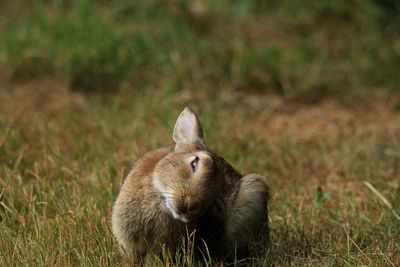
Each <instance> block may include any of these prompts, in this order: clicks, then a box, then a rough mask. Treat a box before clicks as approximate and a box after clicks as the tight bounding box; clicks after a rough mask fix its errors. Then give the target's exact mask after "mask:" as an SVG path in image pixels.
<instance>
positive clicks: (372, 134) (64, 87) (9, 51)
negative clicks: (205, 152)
mask: <svg viewBox="0 0 400 267" xmlns="http://www.w3.org/2000/svg"><path fill="white" fill-rule="evenodd" d="M136 2H137V3H136ZM203 3H205V4H204V5H203V6H200V7H196V6H192V5H191V4H190V2H188V1H155V0H152V1H146V2H145V3H140V2H139V1H133V2H132V1H122V0H114V1H99V3H97V2H96V4H95V3H94V2H91V1H87V0H81V1H65V2H64V1H31V2H30V3H29V4H26V3H23V2H22V1H21V2H20V1H12V2H10V3H5V2H0V6H1V8H0V14H1V15H0V34H1V36H2V37H1V38H0V69H1V70H2V72H1V74H0V266H21V265H22V266H24V265H27V266H77V265H83V266H99V265H100V266H116V265H119V264H122V263H124V259H123V257H122V256H121V254H120V253H119V251H118V248H117V245H116V243H115V241H114V239H113V237H112V234H111V232H110V213H111V207H112V204H113V201H114V200H115V198H116V195H117V193H118V190H119V186H120V184H121V181H122V179H123V175H124V172H125V171H126V170H127V168H128V167H129V164H130V163H131V162H132V161H133V160H135V159H136V158H137V157H139V156H140V155H142V154H144V153H146V152H147V151H150V150H152V149H155V148H158V147H160V146H163V145H168V144H170V143H171V141H172V136H171V135H172V127H173V125H174V122H175V119H176V117H177V115H178V114H179V112H180V111H181V110H182V109H183V107H184V106H186V105H190V106H191V107H192V108H193V109H194V110H195V111H197V112H198V113H199V117H200V119H201V122H202V124H203V127H204V130H205V135H206V141H207V144H208V145H209V147H210V148H211V149H213V150H215V151H217V152H219V153H220V154H221V155H222V156H224V157H225V158H226V159H227V160H228V161H229V162H230V163H232V165H234V166H235V167H236V168H237V169H239V170H240V171H242V172H243V173H249V172H259V173H261V174H263V175H265V176H266V177H267V179H268V183H269V185H270V187H271V190H272V200H271V206H270V208H271V211H270V225H271V244H270V246H269V247H266V251H265V252H263V253H259V254H258V255H253V256H254V257H255V259H254V261H253V263H254V265H260V264H266V265H309V266H320V265H323V266H326V265H330V266H336V265H346V266H347V265H372V266H398V265H400V219H399V217H398V216H399V214H400V187H399V171H400V135H399V128H400V115H399V114H398V113H395V112H394V111H393V108H396V107H397V106H398V102H399V101H398V99H399V96H398V89H399V87H398V85H399V84H400V81H399V75H398V73H397V72H398V71H397V70H398V69H400V65H399V62H400V60H399V57H400V52H399V51H400V50H399V35H398V33H399V28H398V25H400V24H398V20H399V15H398V12H396V10H398V9H399V6H398V4H396V2H391V1H312V2H311V1H310V2H308V4H304V2H303V1H246V2H243V1H204V2H203ZM391 5H392V6H391ZM202 8H204V10H205V11H204V12H203V11H201V10H202ZM70 89H72V90H70ZM376 89H385V91H379V90H378V91H377V90H376ZM76 90H80V91H84V92H96V91H98V90H102V91H103V92H113V94H82V93H80V92H76ZM377 92H378V93H377ZM332 95H340V96H341V98H340V99H339V98H333V97H332ZM360 95H363V96H365V98H364V100H362V101H361V100H359V99H358V98H355V97H354V96H360ZM371 96H373V98H372V97H371ZM368 97H371V98H368ZM343 98H344V99H345V100H343ZM296 100H299V101H296ZM300 100H301V101H300ZM302 100H306V101H305V102H307V103H306V104H304V103H303V102H304V101H302ZM317 100H318V101H317ZM374 102H376V103H374ZM332 114H338V115H337V117H335V116H333V115H332ZM332 116H333V117H332ZM285 123H287V124H285ZM324 123H326V124H324ZM321 125H322V126H321ZM291 127H293V128H291ZM189 247H190V246H189ZM189 250H190V249H189ZM186 256H187V255H186ZM170 257H172V258H173V257H175V256H171V255H165V256H164V258H163V259H158V262H159V263H160V264H163V263H166V262H167V261H168V258H170ZM179 257H180V255H178V256H176V258H179ZM187 257H189V256H187ZM187 257H186V258H185V259H186V262H181V264H187V265H190V263H187ZM155 260H156V259H155ZM156 261H157V260H156Z"/></svg>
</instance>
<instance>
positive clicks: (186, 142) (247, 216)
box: [111, 107, 269, 264]
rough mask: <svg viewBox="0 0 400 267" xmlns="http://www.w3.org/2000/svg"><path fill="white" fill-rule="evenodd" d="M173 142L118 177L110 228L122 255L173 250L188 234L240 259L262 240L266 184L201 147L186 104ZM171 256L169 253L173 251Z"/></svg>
mask: <svg viewBox="0 0 400 267" xmlns="http://www.w3.org/2000/svg"><path fill="white" fill-rule="evenodd" d="M173 141H174V142H173V144H172V145H171V146H169V147H165V148H160V149H157V150H154V151H151V152H149V153H147V154H145V155H144V156H142V157H141V158H139V159H138V160H137V161H136V162H135V163H134V165H133V167H132V169H131V170H130V171H129V173H128V174H127V176H126V177H125V179H124V181H123V184H122V187H121V189H120V192H119V195H118V197H117V199H116V201H115V203H114V206H113V209H112V216H111V224H112V232H113V234H114V236H115V238H116V240H117V242H118V243H119V244H120V245H121V247H122V248H123V250H124V251H125V252H126V253H127V254H128V256H129V258H130V259H131V260H132V261H133V262H134V263H138V264H143V263H144V262H146V256H147V255H148V254H149V252H152V253H161V251H162V249H163V248H167V249H168V250H169V252H170V253H174V252H175V251H176V249H177V246H178V244H179V242H180V241H181V240H182V238H183V237H185V236H187V233H192V232H195V239H196V240H197V242H195V244H196V248H199V249H201V247H202V246H203V247H202V249H204V246H207V248H206V249H208V251H209V253H210V254H211V256H213V257H216V258H218V257H220V258H221V257H222V258H223V257H228V256H232V255H235V256H236V257H243V258H245V257H247V256H248V253H249V247H250V246H251V245H252V244H254V242H261V243H263V244H267V243H268V240H269V230H268V201H269V187H268V186H267V184H266V181H265V178H264V177H262V176H260V175H258V174H248V175H246V176H242V175H241V174H240V173H239V172H237V171H236V170H235V169H234V168H233V167H232V166H231V165H229V163H227V162H226V161H225V160H224V159H223V158H222V157H220V156H219V155H217V154H216V153H214V152H212V151H211V150H209V149H208V148H207V147H206V144H205V141H204V136H203V129H202V127H201V125H200V122H199V120H198V118H197V115H196V114H195V113H194V112H193V111H192V110H191V109H190V108H188V107H186V108H185V109H184V110H183V111H182V113H181V114H180V115H179V117H178V119H177V121H176V123H175V127H174V130H173ZM172 255H173V254H172Z"/></svg>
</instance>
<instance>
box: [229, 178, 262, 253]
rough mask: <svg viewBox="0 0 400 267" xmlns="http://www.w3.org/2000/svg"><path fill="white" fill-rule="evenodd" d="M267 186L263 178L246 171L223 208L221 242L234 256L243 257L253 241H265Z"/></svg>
mask: <svg viewBox="0 0 400 267" xmlns="http://www.w3.org/2000/svg"><path fill="white" fill-rule="evenodd" d="M268 199H269V188H268V186H267V185H266V183H265V178H264V177H262V176H261V175H258V174H249V175H246V176H244V177H242V179H241V180H240V185H239V189H238V191H237V193H236V194H235V196H234V198H233V199H231V201H232V202H231V207H230V208H229V209H228V210H227V214H226V218H227V219H226V224H225V229H224V237H225V238H223V239H224V242H225V244H224V246H225V248H226V249H228V250H229V251H231V252H232V251H234V252H235V255H236V256H238V257H247V256H248V253H249V247H250V246H251V245H252V244H253V242H258V243H260V242H261V243H262V242H267V241H268V239H269V235H268Z"/></svg>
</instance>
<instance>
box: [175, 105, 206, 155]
mask: <svg viewBox="0 0 400 267" xmlns="http://www.w3.org/2000/svg"><path fill="white" fill-rule="evenodd" d="M173 138H174V141H175V143H176V147H178V146H179V145H181V144H195V145H198V146H205V143H204V138H203V129H202V128H201V125H200V122H199V119H198V118H197V116H196V114H195V113H194V112H193V111H192V110H191V109H190V108H188V107H186V108H185V109H184V110H183V111H182V113H181V115H179V117H178V119H177V120H176V123H175V127H174V135H173Z"/></svg>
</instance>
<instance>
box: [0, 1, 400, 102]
mask: <svg viewBox="0 0 400 267" xmlns="http://www.w3.org/2000/svg"><path fill="white" fill-rule="evenodd" d="M0 33H1V38H0V62H1V64H2V65H3V69H5V70H6V75H7V76H8V77H12V78H14V79H17V80H27V79H34V78H38V77H41V76H45V75H57V76H59V77H61V78H63V79H65V80H67V81H68V82H69V84H70V87H71V88H72V89H78V90H85V91H107V92H110V91H115V90H118V88H120V87H121V86H124V85H126V86H129V87H132V88H134V89H136V90H146V88H148V87H154V86H158V87H162V88H164V87H167V88H169V90H181V89H182V88H185V89H188V88H189V89H203V88H213V89H219V88H224V87H230V88H234V89H237V90H253V91H254V90H270V91H275V92H277V93H279V94H283V95H287V96H295V97H297V96H304V95H306V96H307V97H311V98H315V97H320V96H321V95H327V94H328V95H330V94H351V95H353V94H356V95H364V94H366V93H368V92H370V91H371V90H375V89H386V90H388V91H390V92H395V93H398V91H399V90H400V88H399V84H400V75H399V70H400V2H399V1H396V0H352V1H347V0H339V1H333V0H321V1H298V0H282V1H273V0H265V1H262V0H252V1H239V0H231V1H228V0H219V1H217V0H194V1H178V0H176V1H161V0H149V1H128V0H113V1H90V0H76V1H72V0H71V1H62V0H54V1H29V2H26V1H1V2H0ZM3 72H4V71H3Z"/></svg>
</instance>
